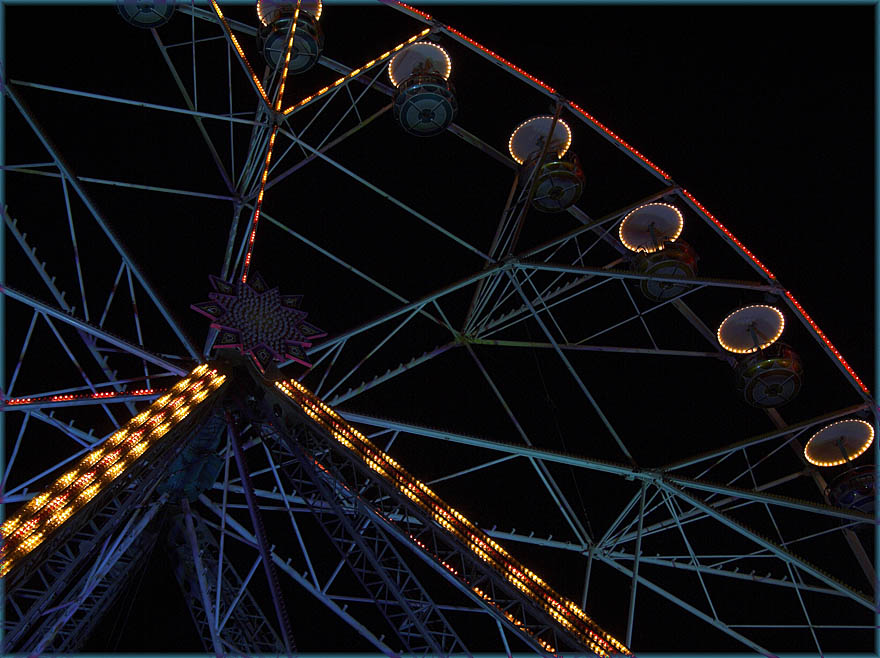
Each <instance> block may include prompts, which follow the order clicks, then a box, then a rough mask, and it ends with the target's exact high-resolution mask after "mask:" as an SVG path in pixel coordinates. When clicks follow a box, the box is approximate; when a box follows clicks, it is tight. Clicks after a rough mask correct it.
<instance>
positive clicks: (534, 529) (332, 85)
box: [0, 0, 877, 656]
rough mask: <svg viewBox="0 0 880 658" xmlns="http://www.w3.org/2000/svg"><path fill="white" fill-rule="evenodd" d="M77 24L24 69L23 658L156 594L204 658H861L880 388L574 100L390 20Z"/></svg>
mask: <svg viewBox="0 0 880 658" xmlns="http://www.w3.org/2000/svg"><path fill="white" fill-rule="evenodd" d="M26 11H30V12H32V13H30V14H26V13H25V12H26ZM48 11H49V10H48V9H45V8H36V9H30V10H25V9H24V8H12V7H7V8H6V21H7V25H8V26H11V25H12V23H11V21H12V20H18V21H21V22H22V24H23V23H25V22H32V23H36V22H37V21H36V20H35V18H34V16H35V15H36V14H37V13H39V12H48ZM51 11H52V12H53V20H51V21H49V20H45V21H44V20H40V21H39V24H40V25H41V28H40V29H41V30H42V32H41V35H42V36H43V38H44V40H45V41H46V42H47V43H52V44H54V48H55V50H54V52H56V53H69V54H70V57H76V58H78V61H79V62H80V63H81V66H77V67H73V68H71V69H67V68H61V69H59V67H58V61H57V57H54V58H52V60H51V62H48V61H42V60H40V58H37V57H32V58H30V60H28V58H25V57H23V55H22V53H21V52H20V51H18V50H16V49H10V48H7V53H8V61H7V62H4V63H3V72H2V75H3V80H2V82H3V85H4V92H5V94H6V100H7V103H6V108H7V109H6V115H5V126H6V138H7V147H6V162H4V163H3V164H4V173H5V181H6V185H5V198H4V224H5V229H4V236H5V237H4V239H5V241H6V245H5V249H6V253H7V256H6V259H5V273H4V275H3V277H2V286H0V291H2V293H3V295H2V300H3V304H4V307H3V311H4V320H5V355H6V361H5V364H4V373H3V376H4V377H5V379H3V381H2V394H3V398H2V400H0V403H2V404H0V409H2V411H3V412H4V419H5V445H4V450H3V451H2V454H3V457H2V458H3V460H4V461H3V462H2V464H3V466H2V468H0V471H2V486H0V489H2V496H3V499H2V502H3V504H4V505H5V515H4V519H3V524H2V525H0V534H2V539H3V545H2V546H0V577H2V580H0V582H2V583H3V584H4V587H5V615H4V638H5V639H4V642H5V644H4V650H6V651H8V652H13V651H14V652H24V651H27V652H31V653H43V652H45V653H51V652H69V651H77V650H83V649H89V648H95V647H97V650H100V651H113V650H116V648H117V647H115V646H109V645H106V646H105V645H103V644H101V643H100V641H99V640H96V639H95V636H96V635H100V633H98V632H97V629H99V628H101V627H102V626H101V625H104V624H108V623H109V622H108V621H107V620H108V619H110V618H112V617H113V615H114V614H116V615H118V614H119V612H118V611H119V610H120V609H129V610H138V608H137V607H134V606H136V605H137V604H134V603H131V601H130V599H132V598H134V597H135V594H136V593H138V592H143V591H144V588H147V589H148V588H149V582H147V583H146V584H144V581H145V580H146V581H150V580H152V579H154V578H155V579H156V580H161V579H162V578H164V579H165V581H163V582H165V584H169V585H171V586H172V587H173V588H176V591H169V592H167V594H166V596H167V597H168V598H169V599H170V598H171V597H178V598H179V599H180V600H181V601H182V602H183V607H185V609H186V610H187V612H185V613H184V614H188V615H190V616H191V618H192V621H193V628H194V629H195V630H194V631H193V637H195V638H196V641H198V642H200V643H201V644H200V646H201V647H202V648H203V649H204V650H205V651H207V652H209V653H215V654H217V655H221V654H228V655H251V654H258V653H259V654H275V655H277V654H292V653H294V652H296V651H301V652H307V651H321V650H324V651H326V650H334V651H337V652H339V651H342V652H363V651H378V652H381V653H385V654H386V655H390V656H400V655H402V654H404V653H406V654H422V655H426V654H444V655H448V654H453V653H455V654H473V653H481V652H498V651H504V652H506V653H508V654H511V653H514V652H535V653H538V654H547V653H550V654H554V655H558V654H561V653H574V652H578V653H592V654H596V655H606V656H607V655H615V654H622V655H632V653H633V652H636V653H645V652H651V651H660V650H663V651H670V650H672V651H688V650H690V651H693V650H712V651H731V650H739V651H747V652H750V653H757V654H762V655H770V654H772V653H773V652H778V651H787V650H797V651H813V650H818V652H820V653H825V652H831V651H853V650H868V648H869V647H870V646H872V645H871V643H872V642H873V634H874V630H875V614H876V609H877V608H876V603H875V601H876V595H875V593H874V589H873V588H874V586H875V582H876V575H875V563H874V560H873V554H874V550H873V549H874V541H875V538H874V534H873V533H874V528H875V527H876V524H875V520H874V498H875V480H876V471H875V468H874V467H873V466H872V465H871V464H872V462H871V459H872V456H873V453H874V452H875V451H874V449H873V445H874V436H875V431H876V427H877V419H876V409H877V406H876V403H875V402H874V400H873V397H872V393H871V391H870V390H869V388H868V386H867V385H866V383H865V382H864V381H862V379H860V377H859V376H858V374H857V373H856V370H855V369H854V368H853V367H852V366H851V365H850V364H849V363H848V362H847V360H846V358H845V357H844V356H843V355H842V354H841V353H840V352H839V350H838V349H837V348H836V347H835V346H834V344H833V343H832V342H831V340H830V339H829V337H828V336H826V334H825V333H824V332H823V330H822V329H821V328H820V327H819V325H818V324H817V323H816V322H815V321H814V320H813V319H812V317H811V316H810V315H809V314H808V312H807V310H806V309H804V308H803V306H802V305H801V303H800V302H799V301H798V300H797V298H796V297H795V296H794V294H793V293H792V292H791V291H790V290H789V289H787V288H785V287H784V286H782V284H781V283H780V282H779V280H778V279H777V277H776V275H775V273H774V272H773V271H772V269H771V268H772V265H773V264H772V257H771V255H767V256H766V257H765V256H763V255H762V258H766V261H765V260H761V259H759V258H758V256H756V255H755V254H753V253H752V252H751V251H750V250H749V249H748V248H747V247H746V246H745V245H744V244H743V243H742V242H741V241H740V240H739V239H738V238H737V237H736V236H735V231H734V230H732V229H731V228H729V227H728V226H725V225H724V224H722V221H721V220H720V219H719V218H718V217H716V216H715V215H714V214H713V212H712V211H710V210H709V209H707V208H706V207H704V206H703V204H702V203H701V202H700V201H699V200H698V199H697V198H696V197H695V196H694V195H693V194H692V193H691V192H689V191H688V190H687V189H685V188H683V187H682V186H680V185H678V184H677V183H676V182H675V181H674V180H673V179H672V177H671V175H670V174H669V173H668V172H666V171H665V170H664V169H663V168H661V167H660V166H659V165H658V164H656V163H655V162H653V161H652V160H651V159H649V158H648V157H647V156H646V155H644V154H643V153H641V152H640V151H639V150H637V149H636V148H635V147H634V146H632V145H631V144H630V143H628V142H627V141H626V140H625V138H623V137H621V136H620V135H618V134H617V133H615V132H614V131H613V130H612V129H611V128H610V127H609V126H607V125H606V124H605V123H603V122H602V121H601V120H600V118H598V117H596V116H594V115H593V114H591V113H590V111H588V110H587V109H585V108H584V107H582V106H581V105H580V104H578V102H575V101H573V100H570V99H569V98H568V97H567V96H564V95H563V94H567V93H571V94H573V95H575V97H576V93H577V90H576V89H574V90H557V89H556V88H554V87H552V86H551V83H552V81H549V82H544V81H542V80H540V79H538V78H537V77H535V76H533V75H531V74H530V73H528V72H527V71H526V69H523V68H520V64H523V65H525V66H526V67H528V62H526V61H523V62H517V63H516V64H514V63H513V62H511V61H508V60H507V59H506V58H505V57H504V56H503V55H502V54H498V53H496V52H493V51H492V50H491V49H490V48H488V47H486V46H484V45H482V44H481V43H480V40H481V35H473V36H471V35H466V34H464V33H463V32H461V31H460V30H458V29H457V28H455V27H453V26H450V25H447V24H445V23H444V22H442V18H435V17H434V16H432V15H430V14H429V13H427V12H425V11H422V10H421V9H419V8H416V7H411V6H408V5H406V4H403V3H400V2H393V1H390V0H388V1H385V0H383V1H382V2H379V3H377V6H376V7H373V8H369V9H366V8H351V7H339V6H334V5H330V6H328V7H323V6H322V4H321V2H320V0H317V1H316V0H311V1H305V0H302V1H300V2H277V1H269V0H266V1H261V2H258V3H256V6H255V7H254V6H247V7H245V6H240V5H232V6H229V7H227V6H225V5H220V4H218V3H216V2H213V1H212V2H210V3H209V4H195V3H189V4H187V3H183V2H177V3H175V2H172V1H171V0H167V1H165V2H162V1H158V0H157V1H154V2H133V1H129V0H123V1H120V2H119V3H117V7H116V11H115V12H114V10H113V8H112V7H109V6H103V7H101V6H99V7H88V8H84V7H80V8H52V10H51ZM15 12H20V14H19V15H14V14H15ZM65 12H66V13H65ZM78 14H81V15H85V14H88V16H87V18H88V19H89V20H88V21H85V23H84V22H83V21H82V16H80V18H79V20H75V19H74V18H73V17H74V16H75V15H78ZM123 21H124V22H123ZM126 22H127V23H128V25H126V24H125V23H126ZM73 24H77V25H78V24H91V25H94V26H95V29H96V34H100V38H84V36H83V35H82V34H81V33H80V32H79V31H72V30H70V28H69V26H70V25H73ZM101 26H112V27H111V28H107V29H101ZM365 26H368V29H365ZM10 30H11V27H10ZM364 35H368V37H369V38H365V36H364ZM108 52H112V53H118V55H115V56H114V62H112V63H108V62H107V61H106V57H107V53H108ZM135 72H140V73H143V75H140V74H135ZM487 80H491V81H492V82H491V84H490V83H487V82H486V81H487ZM499 99H505V102H499ZM508 99H516V102H508ZM70 125H76V126H77V129H76V130H70V129H69V126H70ZM597 181H598V184H597ZM707 400H709V401H711V408H706V406H705V405H706V401H707ZM159 555H163V556H164V557H162V558H159V557H157V556H159ZM160 559H161V560H164V561H161V562H157V560H160ZM156 564H160V565H163V566H164V567H165V568H164V571H165V572H166V573H165V575H164V576H155V573H156V572H157V568H156ZM169 565H170V568H168V567H169ZM158 570H162V569H158ZM181 593H182V596H180V594H181ZM162 605H163V606H164V605H165V604H164V603H163V604H162ZM149 607H150V609H151V610H153V609H155V608H156V606H155V600H153V603H151V604H149ZM159 607H162V606H159ZM169 610H171V611H172V612H167V611H166V612H163V611H161V610H159V611H156V612H155V614H157V615H162V614H169V615H170V614H176V613H175V612H173V609H172V608H170V607H169ZM151 614H153V613H152V612H151ZM159 618H160V619H161V617H159ZM128 619H129V620H131V619H132V616H131V615H129V616H128ZM167 622H168V623H169V624H172V623H173V620H172V619H171V618H169V619H168V620H167ZM129 623H130V624H131V625H137V623H138V622H137V614H135V615H134V619H133V620H131V621H130V622H129ZM156 623H159V624H160V625H161V622H152V623H151V624H146V623H144V624H143V625H144V627H145V628H147V627H148V626H150V625H152V626H153V628H152V629H151V630H150V631H142V633H143V634H144V635H145V634H146V633H149V632H153V633H155V624H156ZM683 630H685V631H686V632H682V631H683ZM132 633H135V631H132ZM142 636H143V635H142ZM132 637H133V635H132ZM191 639H192V638H187V639H185V640H181V642H189V641H191ZM124 641H125V640H124ZM124 641H123V643H124ZM128 641H131V642H135V643H137V642H138V641H139V640H128ZM169 642H170V643H171V644H170V645H169V646H167V647H165V648H166V649H169V648H187V649H192V647H190V646H188V645H187V646H186V647H183V645H180V646H177V645H174V642H175V640H169ZM120 648H122V647H120ZM141 648H142V646H141V645H136V646H132V647H131V649H133V650H138V649H141Z"/></svg>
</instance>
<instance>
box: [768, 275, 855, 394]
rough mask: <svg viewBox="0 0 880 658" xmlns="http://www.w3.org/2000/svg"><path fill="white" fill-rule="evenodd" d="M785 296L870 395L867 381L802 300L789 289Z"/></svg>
mask: <svg viewBox="0 0 880 658" xmlns="http://www.w3.org/2000/svg"><path fill="white" fill-rule="evenodd" d="M785 296H786V297H788V299H789V301H790V302H791V303H792V304H794V307H795V308H796V309H797V310H798V312H799V313H800V314H801V315H802V316H803V318H804V320H806V321H807V323H809V325H810V326H811V327H812V328H813V331H815V332H816V335H817V336H819V338H821V339H822V342H823V343H825V345H826V346H827V347H828V349H829V350H831V353H832V354H833V355H834V356H835V358H836V359H837V360H838V361H840V365H842V366H843V367H844V369H845V370H846V371H847V372H848V373H849V375H850V377H852V378H853V381H855V383H856V384H858V385H859V388H860V389H862V390H863V391H864V392H865V393H866V394H868V395H870V394H871V391H870V390H869V389H868V387H867V386H865V383H864V382H863V381H862V380H861V378H860V377H859V376H858V375H857V374H856V371H855V370H853V369H852V367H851V366H850V365H849V364H848V363H847V362H846V359H844V358H843V355H842V354H841V353H840V352H838V351H837V348H836V347H834V345H833V344H832V343H831V341H830V340H828V337H827V336H826V335H825V332H823V331H822V330H821V329H820V328H819V325H818V324H816V323H815V322H814V321H813V318H811V317H810V316H809V314H808V313H807V312H806V311H805V310H804V307H803V306H801V304H800V302H799V301H798V300H796V299H795V298H794V295H792V294H791V293H790V292H789V291H788V290H786V291H785Z"/></svg>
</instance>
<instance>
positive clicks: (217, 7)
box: [211, 0, 270, 105]
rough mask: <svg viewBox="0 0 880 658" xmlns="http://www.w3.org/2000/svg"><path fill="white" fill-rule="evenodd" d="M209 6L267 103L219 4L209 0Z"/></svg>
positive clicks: (264, 92) (262, 90)
mask: <svg viewBox="0 0 880 658" xmlns="http://www.w3.org/2000/svg"><path fill="white" fill-rule="evenodd" d="M211 6H212V7H213V8H214V13H215V14H217V18H219V19H220V23H222V24H223V28H224V29H225V30H226V36H228V37H229V40H230V41H231V42H232V45H233V46H235V50H236V51H237V52H238V56H239V57H241V61H242V62H244V65H245V68H247V70H248V73H250V74H251V79H252V80H253V81H254V84H255V85H256V86H257V90H258V91H259V92H260V95H261V96H262V97H263V100H264V101H266V105H269V104H270V103H269V97H268V96H267V95H266V91H265V90H264V89H263V85H262V84H261V83H260V79H259V78H258V77H257V74H256V73H254V69H253V68H251V64H250V62H248V58H247V57H246V56H245V54H244V50H242V49H241V46H240V45H239V43H238V39H236V38H235V35H234V34H233V33H232V28H231V27H229V23H227V22H226V18H225V17H224V16H223V12H222V11H220V5H218V4H217V0H211Z"/></svg>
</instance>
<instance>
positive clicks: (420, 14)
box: [396, 2, 434, 21]
mask: <svg viewBox="0 0 880 658" xmlns="http://www.w3.org/2000/svg"><path fill="white" fill-rule="evenodd" d="M396 4H398V5H400V6H401V7H403V8H404V9H406V10H408V11H411V12H413V13H414V14H418V15H419V16H421V17H422V18H425V19H427V20H429V21H432V20H434V17H433V16H431V14H428V13H426V12H424V11H421V10H420V9H416V8H415V7H410V6H409V5H407V4H405V3H403V2H397V3H396Z"/></svg>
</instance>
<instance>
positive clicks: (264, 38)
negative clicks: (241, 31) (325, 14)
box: [257, 0, 324, 75]
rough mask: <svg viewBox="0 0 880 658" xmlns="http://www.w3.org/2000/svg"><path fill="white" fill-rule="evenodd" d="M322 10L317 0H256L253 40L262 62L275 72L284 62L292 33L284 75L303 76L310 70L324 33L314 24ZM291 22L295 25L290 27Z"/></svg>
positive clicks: (322, 45) (321, 43)
mask: <svg viewBox="0 0 880 658" xmlns="http://www.w3.org/2000/svg"><path fill="white" fill-rule="evenodd" d="M322 11H323V3H322V1H321V0H306V1H305V2H300V3H299V9H298V10H297V3H296V2H291V1H290V0H259V1H258V2H257V16H258V17H259V19H260V24H261V26H260V29H259V33H258V36H257V40H258V43H259V46H260V50H261V51H262V53H263V57H264V58H265V59H266V63H267V64H269V66H270V67H271V68H272V69H277V68H278V67H279V66H280V65H281V63H282V60H283V59H284V56H285V53H286V49H287V45H288V39H289V35H290V32H291V31H293V32H294V39H293V50H292V52H291V53H290V63H289V64H288V66H287V71H288V73H292V74H294V75H295V74H297V73H304V72H305V71H308V70H309V69H310V68H312V67H313V66H314V65H315V64H316V63H317V61H318V59H319V58H320V57H321V52H322V51H323V50H324V33H323V31H322V30H321V26H320V25H319V23H318V19H320V18H321V13H322ZM294 19H296V26H295V27H294Z"/></svg>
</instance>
